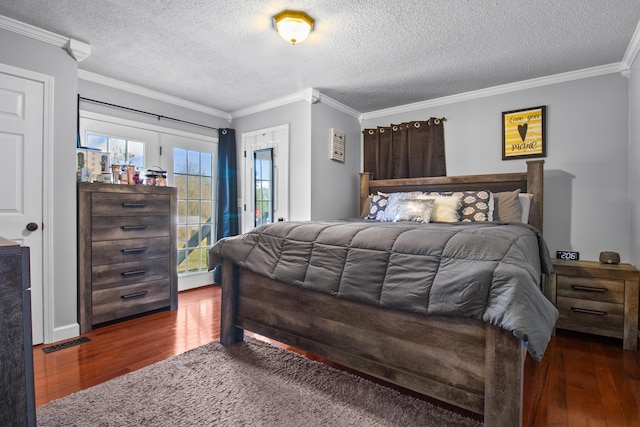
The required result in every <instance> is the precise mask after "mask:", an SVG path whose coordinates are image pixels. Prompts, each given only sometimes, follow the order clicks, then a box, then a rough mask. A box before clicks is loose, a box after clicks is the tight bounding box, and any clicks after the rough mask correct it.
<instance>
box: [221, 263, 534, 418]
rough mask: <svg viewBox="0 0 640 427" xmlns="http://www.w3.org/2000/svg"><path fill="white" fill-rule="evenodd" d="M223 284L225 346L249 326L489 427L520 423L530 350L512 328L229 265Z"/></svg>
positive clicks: (223, 335) (231, 342)
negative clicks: (373, 302) (366, 300)
mask: <svg viewBox="0 0 640 427" xmlns="http://www.w3.org/2000/svg"><path fill="white" fill-rule="evenodd" d="M222 279H223V283H222V318H221V331H220V342H221V343H222V344H224V345H229V344H233V343H235V342H237V341H240V340H242V339H243V330H244V329H246V330H249V331H252V332H255V333H258V334H260V335H263V336H266V337H269V338H272V339H274V340H277V341H279V342H282V343H285V344H288V345H291V346H294V347H297V348H299V349H302V350H305V351H308V352H310V353H313V354H316V355H318V356H321V357H323V358H326V359H329V360H332V361H334V362H336V363H339V364H341V365H344V366H346V367H349V368H352V369H354V370H357V371H359V372H362V373H365V374H368V375H371V376H373V377H376V378H380V379H383V380H386V381H389V382H391V383H393V384H397V385H399V386H402V387H404V388H407V389H409V390H413V391H416V392H418V393H421V394H424V395H426V396H429V397H432V398H435V399H438V400H441V401H443V402H446V403H449V404H452V405H455V406H458V407H460V408H464V409H466V410H469V411H472V412H475V413H478V414H483V415H484V420H485V425H487V426H507V425H508V426H517V425H521V420H522V381H523V367H524V359H525V350H524V346H523V345H522V344H521V342H520V341H519V340H518V339H517V338H515V337H514V336H513V334H512V333H510V332H508V331H505V330H502V329H500V328H498V327H495V326H493V325H490V324H486V323H483V322H481V321H478V320H473V319H454V318H445V317H424V316H416V315H412V314H409V313H402V312H397V311H391V310H386V309H381V308H378V307H375V306H370V305H366V304H361V303H357V302H353V301H349V300H346V299H342V298H336V297H333V296H330V295H326V294H322V293H319V292H314V291H309V290H305V289H303V288H300V287H295V286H290V285H286V284H283V283H280V282H277V281H275V280H271V279H268V278H264V277H262V276H258V275H257V274H255V273H252V272H249V271H246V270H241V269H238V268H237V267H235V266H234V265H233V264H232V263H230V262H226V261H225V262H224V263H223V277H222Z"/></svg>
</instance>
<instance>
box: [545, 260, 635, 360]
mask: <svg viewBox="0 0 640 427" xmlns="http://www.w3.org/2000/svg"><path fill="white" fill-rule="evenodd" d="M553 270H554V272H553V274H551V275H550V276H549V278H548V280H547V281H546V283H545V289H544V291H545V295H546V296H547V298H549V300H550V301H551V302H553V303H554V304H555V306H556V307H557V308H558V311H559V312H560V318H559V319H558V322H557V323H556V327H558V328H560V329H568V330H573V331H579V332H586V333H592V334H598V335H603V336H608V337H614V338H622V340H623V347H624V349H626V350H634V351H635V350H637V345H638V281H639V280H640V276H639V273H638V270H637V269H636V268H635V267H634V266H632V265H630V264H602V263H600V262H595V261H563V260H554V261H553Z"/></svg>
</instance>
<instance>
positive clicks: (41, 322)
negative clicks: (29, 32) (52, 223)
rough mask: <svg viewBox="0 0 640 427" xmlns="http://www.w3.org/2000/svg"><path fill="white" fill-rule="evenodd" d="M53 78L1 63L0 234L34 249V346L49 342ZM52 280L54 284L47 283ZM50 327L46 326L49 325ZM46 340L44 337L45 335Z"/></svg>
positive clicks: (32, 280)
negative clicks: (47, 272) (48, 204)
mask: <svg viewBox="0 0 640 427" xmlns="http://www.w3.org/2000/svg"><path fill="white" fill-rule="evenodd" d="M50 79H51V78H50V77H48V76H44V75H40V74H37V73H32V72H29V71H25V70H20V69H17V68H13V67H10V66H7V65H4V64H0V194H1V197H0V235H2V236H3V237H6V238H8V239H10V240H13V241H15V242H17V243H19V244H20V245H22V246H28V247H29V248H30V263H31V266H30V270H31V271H30V273H31V325H32V342H33V344H34V345H35V344H41V343H43V342H44V340H45V338H47V339H48V338H49V336H50V335H51V330H52V329H53V325H52V324H50V323H48V322H47V320H45V319H49V317H48V316H45V313H49V312H50V307H49V304H50V301H49V300H48V298H45V295H46V292H45V291H46V289H47V287H48V286H49V284H48V283H47V284H46V285H45V279H44V277H45V275H44V271H45V265H47V262H46V261H47V259H46V255H45V253H44V247H45V242H46V240H47V238H46V236H47V233H46V232H45V231H44V227H43V225H44V223H45V222H47V223H49V221H48V219H49V218H45V206H44V204H43V200H45V195H46V194H48V191H49V185H45V182H44V181H43V176H44V175H43V173H44V172H43V170H48V167H47V165H48V163H49V155H50V154H49V151H48V149H47V150H46V151H45V144H44V142H45V140H47V139H48V135H47V134H46V132H47V129H48V128H49V127H48V125H47V123H48V120H49V117H51V116H50V111H51V105H50V102H51V96H50V93H49V91H50V90H51V86H52V85H51V83H50ZM48 280H50V279H48ZM45 323H46V324H45ZM45 335H46V336H45Z"/></svg>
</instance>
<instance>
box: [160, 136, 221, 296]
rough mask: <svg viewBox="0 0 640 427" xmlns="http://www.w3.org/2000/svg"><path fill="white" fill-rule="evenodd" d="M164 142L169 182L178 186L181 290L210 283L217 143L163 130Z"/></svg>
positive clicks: (163, 149)
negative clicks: (209, 258)
mask: <svg viewBox="0 0 640 427" xmlns="http://www.w3.org/2000/svg"><path fill="white" fill-rule="evenodd" d="M161 146H162V156H161V159H162V160H161V162H162V166H163V169H164V170H166V171H167V180H168V182H169V185H171V186H173V187H177V188H178V219H177V222H178V242H177V243H178V291H184V290H186V289H192V288H197V287H200V286H204V285H210V284H211V280H212V278H211V272H210V271H208V267H207V262H208V256H209V249H210V248H211V246H212V245H213V243H214V240H215V204H214V201H215V198H216V193H215V190H216V182H215V177H216V164H217V161H216V158H217V155H216V154H217V147H218V144H217V142H216V143H213V142H212V141H211V140H209V141H207V140H203V139H198V138H195V137H189V138H187V137H185V136H178V135H173V134H163V135H162V139H161Z"/></svg>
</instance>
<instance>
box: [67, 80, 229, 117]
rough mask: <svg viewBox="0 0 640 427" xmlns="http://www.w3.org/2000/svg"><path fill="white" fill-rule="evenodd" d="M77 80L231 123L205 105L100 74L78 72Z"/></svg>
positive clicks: (221, 114)
mask: <svg viewBox="0 0 640 427" xmlns="http://www.w3.org/2000/svg"><path fill="white" fill-rule="evenodd" d="M78 78H79V79H82V80H86V81H89V82H93V83H98V84H101V85H103V86H107V87H111V88H114V89H119V90H123V91H125V92H129V93H134V94H136V95H140V96H144V97H146V98H151V99H155V100H156V101H162V102H166V103H167V104H172V105H176V106H178V107H182V108H188V109H189V110H194V111H198V112H201V113H205V114H211V115H212V116H215V117H220V118H222V119H225V120H227V121H229V122H230V121H231V115H230V114H229V113H227V112H225V111H221V110H218V109H216V108H212V107H207V106H206V105H202V104H198V103H195V102H192V101H187V100H186V99H182V98H178V97H177V96H172V95H167V94H166V93H162V92H157V91H155V90H151V89H147V88H145V87H142V86H138V85H134V84H132V83H127V82H123V81H122V80H117V79H112V78H111V77H106V76H103V75H101V74H96V73H92V72H90V71H85V70H78Z"/></svg>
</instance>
